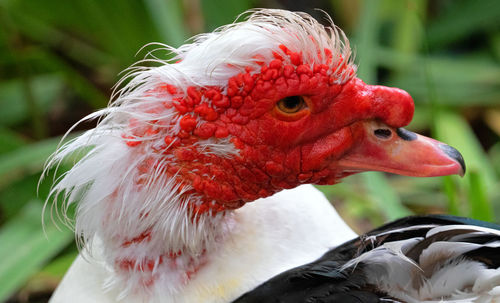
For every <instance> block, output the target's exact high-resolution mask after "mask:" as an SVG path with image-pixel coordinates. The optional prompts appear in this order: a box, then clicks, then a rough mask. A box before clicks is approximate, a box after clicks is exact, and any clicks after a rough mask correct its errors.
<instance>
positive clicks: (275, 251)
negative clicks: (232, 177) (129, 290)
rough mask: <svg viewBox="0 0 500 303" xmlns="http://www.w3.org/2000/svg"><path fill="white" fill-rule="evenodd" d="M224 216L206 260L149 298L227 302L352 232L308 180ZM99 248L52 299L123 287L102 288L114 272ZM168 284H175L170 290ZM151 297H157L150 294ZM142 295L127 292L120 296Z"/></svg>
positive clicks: (84, 297)
mask: <svg viewBox="0 0 500 303" xmlns="http://www.w3.org/2000/svg"><path fill="white" fill-rule="evenodd" d="M228 220H229V221H234V222H227V224H228V225H230V226H228V230H227V235H226V236H225V237H224V240H223V241H221V242H220V243H219V245H218V246H217V248H216V249H215V250H214V251H212V252H209V253H208V252H207V253H206V256H204V257H203V258H205V259H206V263H205V264H204V265H202V267H201V268H200V271H199V274H198V275H196V276H194V277H193V278H192V279H191V280H189V282H186V281H183V280H178V281H173V285H168V286H163V287H162V288H161V289H157V292H158V293H156V294H154V296H151V297H149V298H148V299H147V300H148V302H156V301H157V302H230V301H231V300H233V299H235V298H236V297H238V296H239V295H240V294H241V293H244V292H246V291H248V290H250V289H252V288H253V287H256V286H257V285H259V284H260V283H261V282H262V281H265V280H267V279H269V278H271V277H273V276H274V275H277V274H279V273H281V272H283V271H285V270H288V269H290V268H293V267H296V266H299V265H302V264H305V263H308V262H311V261H313V260H316V259H317V258H319V257H320V256H321V255H322V254H323V253H324V252H325V251H327V250H328V249H330V248H332V247H335V246H337V245H339V244H341V243H343V242H345V241H347V240H350V239H352V238H354V237H355V236H356V234H355V233H354V232H353V231H352V230H351V229H350V228H349V227H348V226H347V225H346V224H345V223H344V222H343V220H342V219H341V218H340V217H339V216H338V214H337V213H336V211H335V210H334V209H333V207H332V206H331V204H330V203H329V201H328V200H327V199H325V197H324V195H323V194H322V193H320V192H319V191H318V190H317V189H315V188H314V187H313V186H311V185H302V186H300V187H297V188H294V189H290V190H284V191H282V192H279V193H277V194H276V195H273V196H271V197H268V198H264V199H260V200H258V201H255V203H250V204H248V205H246V206H245V207H242V208H240V209H238V210H237V211H235V213H234V214H233V216H232V218H230V219H229V218H228ZM233 226H234V228H233ZM277 227H279V228H277ZM100 248H101V247H100V245H99V244H97V245H94V246H93V247H92V259H91V262H89V260H85V259H84V258H83V257H82V256H79V257H78V259H77V260H76V261H75V263H74V264H73V265H72V267H71V268H70V270H69V271H68V273H67V274H66V276H65V278H64V279H63V281H62V282H61V284H60V286H59V288H58V289H57V290H56V292H55V294H54V296H53V297H52V300H51V302H54V303H58V302H69V301H71V302H73V303H80V302H82V303H83V302H103V303H104V302H116V299H117V298H119V297H120V291H122V290H123V289H119V288H112V289H110V291H105V289H106V285H107V282H108V279H109V278H110V277H113V273H112V270H111V269H109V268H108V266H105V265H104V264H105V260H103V259H105V258H104V257H103V256H102V255H101V254H102V252H100V251H99V250H100ZM214 277H216V279H215V278H214ZM171 288H176V289H178V291H177V292H176V294H175V295H172V294H171V292H172V290H171ZM124 295H125V294H122V296H124ZM155 297H156V298H162V299H158V300H154V299H152V298H155ZM167 298H168V299H167ZM145 300H146V299H145V298H141V297H137V298H136V297H134V296H133V295H131V294H128V295H127V297H126V299H124V301H125V302H144V301H145Z"/></svg>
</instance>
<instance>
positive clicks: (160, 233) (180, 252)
mask: <svg viewBox="0 0 500 303" xmlns="http://www.w3.org/2000/svg"><path fill="white" fill-rule="evenodd" d="M160 50H163V51H165V50H167V51H170V52H172V53H173V54H174V58H173V59H172V60H169V61H163V60H160V59H158V58H157V57H155V56H154V55H155V54H156V53H152V54H151V56H150V58H149V59H146V60H144V61H145V62H152V63H156V64H157V65H158V66H153V67H144V66H140V65H135V66H133V67H132V68H131V69H130V70H129V73H128V74H127V75H126V76H125V78H124V79H123V80H122V81H120V82H119V84H124V83H126V84H124V85H123V87H122V88H121V89H120V90H118V91H117V92H116V93H115V94H114V95H113V102H112V103H111V104H110V106H109V107H108V108H106V109H103V110H101V111H98V112H96V113H94V114H91V115H89V116H88V117H86V118H85V119H99V123H98V124H97V126H96V127H95V128H94V129H92V130H89V131H87V132H86V133H84V134H83V135H81V136H80V137H78V138H76V139H74V140H72V141H70V142H68V143H66V144H64V145H63V146H62V147H61V148H59V149H58V151H56V153H55V154H54V155H53V157H52V158H51V159H50V161H49V162H48V166H47V167H53V166H58V165H59V163H60V162H61V161H63V160H64V159H66V158H67V157H69V156H70V155H74V154H79V153H80V154H79V155H80V159H79V160H78V161H77V162H76V164H75V165H74V166H73V168H72V169H71V170H69V171H68V172H66V173H65V174H64V175H63V176H62V177H61V178H60V179H58V180H57V181H58V182H57V183H56V184H55V185H54V187H53V189H52V192H51V197H53V198H54V200H55V201H57V197H62V198H63V200H64V201H65V203H64V204H63V207H62V209H63V215H62V219H63V220H69V219H68V218H67V217H66V215H65V211H66V210H67V209H68V207H69V206H71V205H72V204H77V205H78V206H77V208H76V209H77V211H76V220H75V232H76V235H77V237H76V239H77V241H78V244H79V245H80V247H81V248H82V253H81V256H80V257H79V258H78V259H77V260H76V262H75V264H74V265H73V267H72V268H71V269H70V270H69V272H68V274H67V276H66V277H65V278H64V279H63V282H62V283H61V285H60V287H59V288H58V289H57V290H56V292H55V294H54V297H53V298H52V301H51V302H56V303H57V302H68V301H71V302H116V301H123V302H180V303H182V302H229V301H231V300H233V299H235V298H237V297H238V296H239V295H241V294H242V293H244V292H247V291H250V290H251V289H252V288H254V287H256V286H257V285H259V284H260V283H262V282H264V281H265V280H266V279H269V278H271V277H272V276H274V275H276V274H278V273H280V272H282V271H285V270H287V269H290V268H293V267H295V266H298V265H300V264H304V263H307V262H311V261H313V260H314V259H315V258H318V257H320V256H321V255H322V254H323V253H325V252H326V251H327V250H328V249H330V248H332V247H335V246H337V245H339V244H341V243H343V242H344V241H346V240H349V239H351V238H353V237H355V234H354V233H353V232H352V231H351V230H350V229H349V228H348V227H347V226H346V225H345V223H344V222H343V221H342V220H341V219H340V218H339V216H338V214H337V213H336V212H335V210H334V209H333V208H332V207H331V206H330V205H329V203H328V201H327V200H326V199H325V197H324V196H322V195H321V194H320V193H318V191H317V190H315V189H314V188H313V187H312V186H310V185H303V184H335V183H337V182H340V180H341V179H342V178H344V177H346V176H349V175H352V174H354V173H359V172H362V171H366V170H378V171H386V172H392V173H398V174H403V175H410V176H439V175H447V174H461V175H463V173H464V172H465V164H464V162H463V159H462V157H461V156H460V154H459V153H458V151H456V150H455V149H453V148H452V147H449V146H447V145H445V144H443V143H441V142H438V141H435V140H433V139H430V138H427V137H423V136H420V135H417V134H414V133H412V132H409V131H406V130H404V129H402V128H401V127H403V126H405V125H407V124H408V123H409V122H410V121H411V119H412V116H413V111H414V105H413V100H412V98H411V97H410V96H409V94H408V93H406V92H405V91H403V90H400V89H397V88H388V87H383V86H374V85H367V84H365V83H364V82H363V81H362V80H360V79H358V78H357V77H356V66H355V65H354V63H353V62H352V60H353V59H352V56H351V50H350V48H349V43H348V40H347V39H346V38H345V36H344V34H343V33H342V32H341V31H340V30H339V29H338V28H336V27H335V26H334V25H333V23H332V25H331V27H324V26H323V25H321V24H319V23H318V22H317V21H316V20H314V19H313V18H312V17H310V16H309V15H307V14H303V13H293V12H288V11H283V10H266V9H264V10H256V11H251V12H250V15H249V17H248V18H247V19H246V20H244V21H242V22H237V23H234V24H231V25H227V26H224V27H222V28H220V29H218V30H217V31H215V32H213V33H209V34H203V35H199V36H197V37H195V38H194V39H193V40H192V43H190V44H185V45H183V46H181V47H179V48H177V49H175V48H172V47H168V46H162V48H161V49H160ZM294 188H295V189H294ZM282 190H285V191H282ZM68 223H70V224H71V222H68Z"/></svg>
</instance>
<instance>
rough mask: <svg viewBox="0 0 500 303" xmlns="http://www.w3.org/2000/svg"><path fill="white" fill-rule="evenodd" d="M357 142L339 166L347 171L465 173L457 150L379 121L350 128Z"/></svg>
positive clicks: (423, 174)
mask: <svg viewBox="0 0 500 303" xmlns="http://www.w3.org/2000/svg"><path fill="white" fill-rule="evenodd" d="M350 129H351V132H352V134H353V137H354V139H355V140H354V142H357V143H356V145H354V146H353V148H352V149H351V150H350V151H349V152H347V153H346V154H345V155H344V156H343V157H342V159H340V160H339V162H338V165H339V166H340V168H341V169H342V170H343V171H346V172H360V171H370V170H372V171H383V172H389V173H394V174H398V175H406V176H415V177H436V176H445V175H453V174H458V175H460V176H463V175H464V174H465V162H464V159H463V157H462V155H461V154H460V153H459V152H458V151H457V150H456V149H455V148H453V147H451V146H449V145H446V144H444V143H442V142H439V141H437V140H434V139H431V138H428V137H425V136H421V135H419V134H416V133H413V132H410V131H407V130H405V129H403V128H392V127H389V126H387V125H385V124H382V123H380V122H377V121H360V122H356V123H354V124H352V125H351V126H350Z"/></svg>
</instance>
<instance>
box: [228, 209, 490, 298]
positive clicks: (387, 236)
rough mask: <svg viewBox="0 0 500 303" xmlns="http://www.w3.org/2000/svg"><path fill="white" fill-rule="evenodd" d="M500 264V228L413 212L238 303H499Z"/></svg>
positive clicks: (274, 279) (272, 283)
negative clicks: (413, 214) (418, 215)
mask: <svg viewBox="0 0 500 303" xmlns="http://www.w3.org/2000/svg"><path fill="white" fill-rule="evenodd" d="M499 267H500V227H499V226H497V225H493V224H488V223H484V222H480V221H475V220H471V219H465V218H457V217H450V216H426V217H408V218H404V219H400V220H398V221H395V222H392V223H389V224H386V225H384V226H382V227H380V228H378V229H376V230H374V231H371V232H369V233H367V234H365V235H363V236H360V237H358V238H356V239H354V240H351V241H349V242H346V243H345V244H343V245H340V246H338V247H337V248H335V249H333V250H331V251H329V252H327V253H326V254H325V255H323V257H321V258H320V259H319V260H317V261H315V262H313V263H309V264H306V265H303V266H300V267H297V268H294V269H291V270H289V271H286V272H284V273H282V274H280V275H278V276H276V277H274V278H272V279H271V280H269V281H267V282H265V283H264V284H262V285H261V286H259V287H257V288H256V289H254V290H253V291H251V292H248V293H246V294H245V295H243V296H241V297H240V298H239V299H237V300H236V301H234V302H235V303H250V302H273V303H274V302H287V303H294V302H343V303H349V302H357V303H368V302H406V303H414V302H426V303H434V302H436V303H438V302H456V303H458V302H460V303H465V302H481V303H483V302H484V303H486V302H500V268H499Z"/></svg>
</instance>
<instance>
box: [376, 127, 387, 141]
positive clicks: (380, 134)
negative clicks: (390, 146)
mask: <svg viewBox="0 0 500 303" xmlns="http://www.w3.org/2000/svg"><path fill="white" fill-rule="evenodd" d="M373 133H374V134H375V136H376V137H377V138H380V139H389V138H390V137H391V136H392V131H391V130H390V129H387V128H378V129H376V130H374V131H373Z"/></svg>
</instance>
